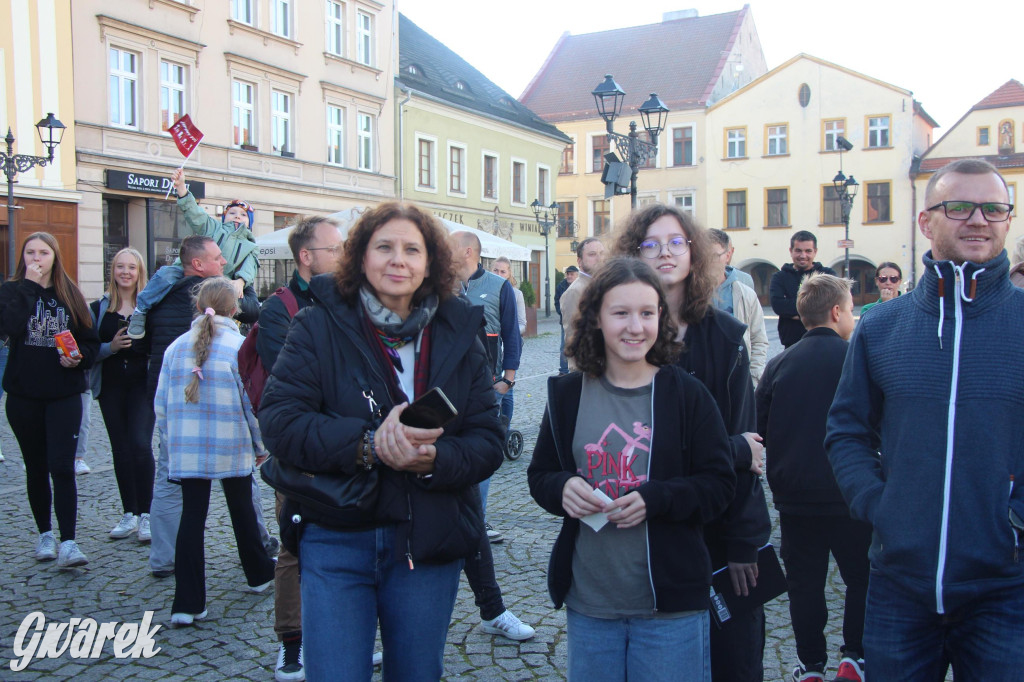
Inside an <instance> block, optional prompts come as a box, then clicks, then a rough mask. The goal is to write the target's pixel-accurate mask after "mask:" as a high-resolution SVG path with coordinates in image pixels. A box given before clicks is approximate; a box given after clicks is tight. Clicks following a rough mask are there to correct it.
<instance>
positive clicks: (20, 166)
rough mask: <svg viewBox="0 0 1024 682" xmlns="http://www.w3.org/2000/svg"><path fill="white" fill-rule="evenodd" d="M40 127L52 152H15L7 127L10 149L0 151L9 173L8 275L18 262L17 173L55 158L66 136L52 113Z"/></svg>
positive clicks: (41, 139) (41, 133)
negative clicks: (39, 154) (30, 154)
mask: <svg viewBox="0 0 1024 682" xmlns="http://www.w3.org/2000/svg"><path fill="white" fill-rule="evenodd" d="M36 130H38V131H39V141H40V142H42V143H43V146H45V147H46V151H47V153H48V154H49V156H29V155H27V154H15V153H14V133H12V132H11V129H10V128H7V137H5V138H4V141H5V142H7V153H6V154H5V153H3V152H0V164H3V169H4V175H6V176H7V268H8V270H7V276H8V277H12V276H13V275H14V268H15V267H17V264H18V254H17V252H16V251H17V248H18V244H17V238H16V236H15V230H14V179H15V178H16V177H17V175H18V173H24V172H25V171H27V170H29V169H30V168H32V167H33V166H45V165H46V164H48V163H52V162H53V153H54V150H55V149H56V148H57V145H59V144H60V141H61V139H62V138H63V137H64V130H65V126H64V124H63V123H61V122H60V121H58V120H57V118H56V117H55V116H54V115H53V114H52V113H48V114H46V118H44V119H43V120H41V121H40V122H39V123H37V124H36Z"/></svg>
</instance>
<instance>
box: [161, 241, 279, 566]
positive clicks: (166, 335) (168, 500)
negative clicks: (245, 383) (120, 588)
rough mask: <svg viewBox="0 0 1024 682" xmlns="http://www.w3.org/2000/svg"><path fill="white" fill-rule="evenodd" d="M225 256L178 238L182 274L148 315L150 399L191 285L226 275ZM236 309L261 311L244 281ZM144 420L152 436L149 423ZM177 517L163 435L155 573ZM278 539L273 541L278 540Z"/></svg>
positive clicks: (176, 490)
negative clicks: (241, 296) (183, 272)
mask: <svg viewBox="0 0 1024 682" xmlns="http://www.w3.org/2000/svg"><path fill="white" fill-rule="evenodd" d="M225 262H226V261H225V260H224V257H223V256H222V255H221V252H220V247H219V246H217V242H215V241H213V240H212V239H211V238H209V237H203V236H197V235H192V236H189V237H185V239H183V240H182V241H181V263H182V267H183V268H184V270H185V276H184V277H183V278H182V279H181V280H179V281H178V283H177V284H175V285H174V287H173V288H172V289H171V290H170V291H169V292H167V295H166V296H165V297H164V299H163V300H162V301H160V303H159V304H157V305H156V306H154V307H153V308H152V309H151V310H150V312H149V316H148V317H147V319H146V337H145V338H146V339H147V340H148V343H149V368H148V377H147V382H146V391H147V395H148V396H149V401H150V404H152V402H153V398H154V396H155V395H156V385H157V382H158V381H159V379H160V368H161V367H162V366H163V362H164V351H165V350H167V347H168V346H169V345H171V342H172V341H174V340H175V339H176V338H178V337H179V336H181V335H182V334H184V333H185V332H187V331H188V330H189V329H191V327H192V319H193V318H194V317H195V315H196V304H195V300H194V298H193V296H192V290H193V289H194V288H195V287H196V285H198V284H200V283H201V282H202V281H203V279H205V278H207V277H220V276H223V275H224V263H225ZM238 305H239V312H238V314H237V315H236V316H235V318H236V319H237V320H238V321H240V322H243V323H246V324H252V323H253V322H255V321H256V319H257V318H258V317H259V309H260V304H259V300H258V299H257V298H256V291H255V290H254V289H253V288H252V287H251V286H248V285H247V286H246V287H245V289H244V292H243V298H240V299H239V301H238ZM153 420H154V421H151V422H150V423H149V425H148V431H149V433H150V440H152V433H153V426H154V422H155V416H154V417H153ZM257 485H258V484H257V483H256V478H255V477H253V497H254V502H255V500H256V499H258V498H257V495H258V494H259V488H258V487H257ZM256 511H257V515H256V518H257V520H258V521H259V524H260V536H261V537H262V538H263V539H264V545H267V544H270V542H269V541H270V537H269V535H268V534H267V530H266V526H265V524H264V523H263V517H262V514H261V513H260V508H259V506H258V504H257V506H256ZM180 518H181V488H180V487H179V486H177V485H175V484H173V483H170V482H169V481H168V480H167V449H166V448H165V447H164V445H163V439H161V443H160V449H159V452H158V455H157V469H156V481H155V483H154V486H153V504H152V507H151V508H150V515H149V519H150V528H151V531H150V532H151V533H152V538H153V539H152V545H151V546H150V550H149V569H150V571H152V573H153V575H154V576H156V577H158V578H165V577H167V576H169V575H172V574H173V573H174V543H175V539H176V538H177V535H178V521H179V519H180ZM276 542H277V541H276V540H273V543H274V544H276Z"/></svg>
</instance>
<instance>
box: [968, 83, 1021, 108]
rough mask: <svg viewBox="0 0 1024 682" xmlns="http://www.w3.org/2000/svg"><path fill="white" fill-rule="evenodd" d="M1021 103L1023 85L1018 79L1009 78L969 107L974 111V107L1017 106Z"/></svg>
mask: <svg viewBox="0 0 1024 682" xmlns="http://www.w3.org/2000/svg"><path fill="white" fill-rule="evenodd" d="M1021 105H1024V85H1021V84H1020V82H1019V81H1017V80H1014V79H1012V78H1011V79H1010V80H1008V81H1006V82H1005V83H1003V84H1002V85H1001V86H999V87H998V88H996V90H995V91H994V92H993V93H992V94H990V95H989V96H988V97H986V98H985V99H983V100H981V101H980V102H978V103H977V104H975V105H974V106H973V107H971V111H974V110H975V109H997V108H999V107H1019V106H1021Z"/></svg>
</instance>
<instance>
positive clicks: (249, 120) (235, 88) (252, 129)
mask: <svg viewBox="0 0 1024 682" xmlns="http://www.w3.org/2000/svg"><path fill="white" fill-rule="evenodd" d="M255 102H256V86H255V85H253V84H252V83H246V82H244V81H238V80H233V81H231V143H232V144H233V145H235V146H236V147H241V146H242V145H246V146H255V144H256V113H255Z"/></svg>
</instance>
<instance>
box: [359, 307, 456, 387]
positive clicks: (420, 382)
mask: <svg viewBox="0 0 1024 682" xmlns="http://www.w3.org/2000/svg"><path fill="white" fill-rule="evenodd" d="M359 300H360V302H361V303H362V308H363V311H364V312H365V313H366V314H365V315H364V316H363V323H364V324H363V331H364V332H365V333H366V335H367V340H369V341H370V342H371V343H370V346H371V348H373V350H374V355H375V356H377V360H378V362H380V363H381V364H382V365H384V366H387V367H390V368H391V370H392V371H391V372H386V373H385V374H386V375H387V383H388V390H389V392H390V393H391V395H392V396H393V397H394V398H395V402H396V403H399V402H403V401H405V400H408V399H409V397H408V396H406V395H405V392H404V391H403V390H402V389H401V387H400V386H399V384H398V380H397V378H396V375H395V372H396V371H398V372H404V371H405V370H404V368H403V367H402V360H401V358H400V356H399V355H398V349H399V348H401V347H402V346H404V345H405V344H407V343H410V342H414V341H415V340H416V337H417V336H420V340H419V347H418V348H417V351H416V355H415V357H416V366H415V367H414V368H413V376H414V379H413V381H414V386H413V390H414V391H415V392H416V394H417V395H420V394H422V393H423V392H425V391H426V390H427V379H428V373H429V369H430V362H429V360H430V326H429V325H430V322H431V320H433V319H434V314H435V313H436V312H437V304H438V301H437V296H435V295H433V294H431V295H430V296H427V297H426V298H425V299H423V301H421V302H420V304H419V305H418V306H416V307H415V308H413V310H412V312H411V313H410V314H409V317H407V318H406V319H405V320H402V318H401V317H399V316H398V315H397V314H396V313H395V312H394V311H392V310H391V309H389V308H388V307H387V306H385V305H384V304H383V303H381V302H380V299H378V298H377V296H376V295H374V294H373V292H371V291H370V290H369V289H368V288H366V287H362V288H360V289H359ZM421 332H422V335H421ZM374 340H375V341H376V343H373V341H374ZM420 358H425V359H426V362H420Z"/></svg>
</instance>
